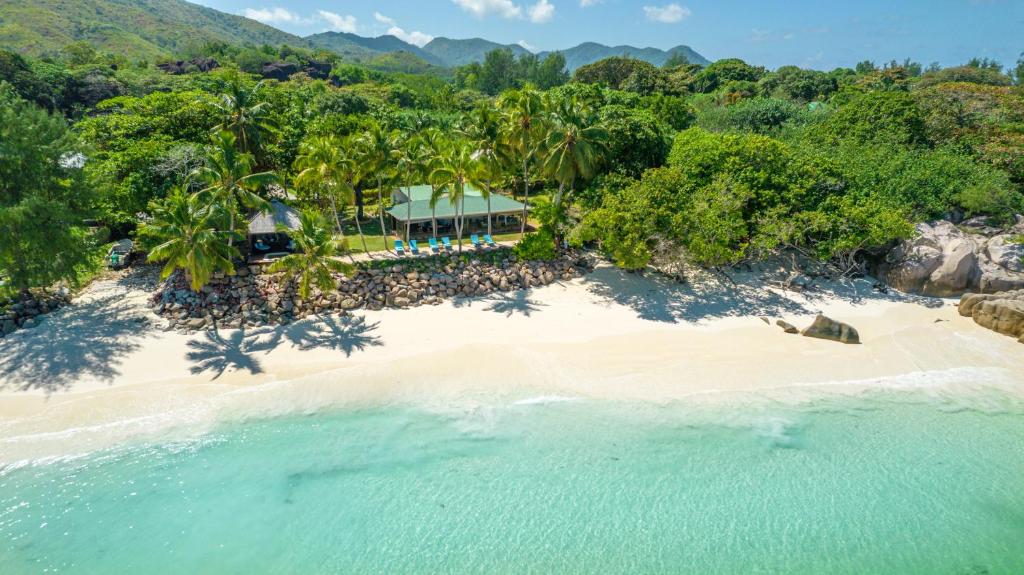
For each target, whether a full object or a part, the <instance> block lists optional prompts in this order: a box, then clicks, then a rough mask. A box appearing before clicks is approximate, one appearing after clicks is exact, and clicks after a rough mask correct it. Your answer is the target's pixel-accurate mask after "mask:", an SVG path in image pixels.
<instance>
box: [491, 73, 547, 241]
mask: <svg viewBox="0 0 1024 575" xmlns="http://www.w3.org/2000/svg"><path fill="white" fill-rule="evenodd" d="M499 104H500V106H501V109H502V117H503V121H502V124H503V125H502V132H503V137H504V140H505V142H506V143H507V144H508V146H509V147H510V149H511V150H512V152H513V154H514V156H515V158H516V160H517V163H518V164H519V165H520V166H522V170H523V220H522V225H521V229H520V230H519V231H520V233H525V232H526V220H527V217H528V215H529V204H530V167H531V163H532V162H535V161H536V159H537V157H536V156H537V155H538V152H539V150H538V146H539V144H540V143H541V134H542V132H541V130H542V129H543V124H544V102H543V100H542V99H541V96H540V93H539V92H537V91H536V90H533V89H531V88H524V89H522V90H518V91H516V92H510V93H508V94H505V95H504V96H503V97H502V98H501V100H499Z"/></svg>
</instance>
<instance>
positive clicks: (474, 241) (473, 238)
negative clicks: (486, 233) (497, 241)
mask: <svg viewBox="0 0 1024 575" xmlns="http://www.w3.org/2000/svg"><path fill="white" fill-rule="evenodd" d="M469 243H471V244H473V247H474V248H476V249H480V236H478V235H476V234H472V235H471V236H469Z"/></svg>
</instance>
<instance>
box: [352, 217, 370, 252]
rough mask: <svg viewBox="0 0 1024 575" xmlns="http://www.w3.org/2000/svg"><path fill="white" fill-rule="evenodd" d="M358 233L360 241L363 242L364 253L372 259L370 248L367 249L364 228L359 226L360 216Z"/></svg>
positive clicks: (357, 226)
mask: <svg viewBox="0 0 1024 575" xmlns="http://www.w3.org/2000/svg"><path fill="white" fill-rule="evenodd" d="M356 231H357V232H359V241H361V242H363V251H364V252H366V255H368V256H370V257H371V258H372V257H373V256H372V255H370V248H368V247H366V236H364V235H363V226H361V225H359V216H356Z"/></svg>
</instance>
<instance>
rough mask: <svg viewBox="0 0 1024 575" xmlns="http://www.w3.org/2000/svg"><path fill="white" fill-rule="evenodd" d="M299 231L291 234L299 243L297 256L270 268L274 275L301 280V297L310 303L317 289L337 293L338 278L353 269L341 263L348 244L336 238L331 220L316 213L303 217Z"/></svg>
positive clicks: (292, 256)
mask: <svg viewBox="0 0 1024 575" xmlns="http://www.w3.org/2000/svg"><path fill="white" fill-rule="evenodd" d="M299 222H300V224H299V229H298V230H288V234H289V236H290V237H291V238H292V241H294V242H295V246H296V248H297V249H296V251H295V253H292V254H289V255H287V256H285V257H283V258H281V259H279V260H277V261H276V262H274V263H273V265H271V266H270V271H271V272H275V273H276V272H284V275H285V277H286V278H287V279H288V280H289V281H292V280H295V279H296V278H297V279H298V284H299V285H298V288H299V296H301V297H302V299H309V294H310V292H311V290H312V288H313V287H314V286H315V287H316V288H317V289H319V290H320V291H321V292H330V291H334V290H335V289H337V287H338V284H337V281H336V280H335V278H334V274H339V273H348V272H350V271H351V270H352V266H351V265H349V264H346V263H344V262H342V261H341V260H339V259H338V257H339V256H341V255H342V254H343V253H345V252H346V251H347V250H346V249H345V240H344V239H343V238H340V237H335V235H334V234H333V233H332V231H331V225H330V224H329V223H328V222H327V218H325V217H324V216H323V215H321V214H320V213H319V212H316V211H313V210H303V211H302V212H300V213H299Z"/></svg>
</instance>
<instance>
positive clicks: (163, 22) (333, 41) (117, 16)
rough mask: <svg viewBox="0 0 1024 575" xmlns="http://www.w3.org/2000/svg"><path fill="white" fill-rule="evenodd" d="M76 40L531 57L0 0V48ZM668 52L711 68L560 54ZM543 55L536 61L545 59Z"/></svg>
mask: <svg viewBox="0 0 1024 575" xmlns="http://www.w3.org/2000/svg"><path fill="white" fill-rule="evenodd" d="M77 41H85V42H88V43H89V44H91V45H93V46H94V47H96V48H97V49H99V50H101V51H105V52H111V53H115V54H123V55H125V56H128V57H129V58H145V59H148V60H156V59H160V58H165V57H168V56H175V55H178V54H180V53H181V52H182V51H183V50H184V49H185V48H187V47H189V45H190V44H198V43H203V42H208V41H220V42H227V43H229V44H235V45H243V44H253V45H262V44H270V45H272V46H279V45H281V44H290V45H292V46H302V47H310V48H322V49H326V50H331V51H333V52H337V53H338V54H340V55H342V56H343V57H345V58H346V59H349V60H353V61H358V62H364V63H367V64H370V65H373V64H374V63H377V64H378V65H383V66H384V67H385V68H392V67H395V68H399V69H403V70H421V69H422V70H432V69H433V70H436V68H434V67H438V66H441V67H455V66H464V65H466V64H469V63H471V62H482V61H483V59H484V56H485V55H486V54H487V52H490V51H491V50H494V49H497V48H508V49H509V50H512V52H513V53H515V54H516V55H517V56H521V55H524V54H528V53H529V52H528V51H527V50H526V49H525V48H523V47H522V46H519V45H516V44H499V43H497V42H491V41H490V40H484V39H483V38H469V39H464V40H456V39H451V38H434V39H433V40H432V41H430V43H428V44H427V45H426V46H424V47H423V48H420V47H418V46H414V45H412V44H409V43H407V42H404V41H402V40H401V39H400V38H396V37H395V36H378V37H376V38H367V37H364V36H359V35H357V34H348V33H344V32H324V33H321V34H313V35H312V36H308V37H306V38H300V37H298V36H295V35H292V34H288V33H287V32H282V31H281V30H278V29H276V28H273V27H271V26H267V25H265V24H261V23H259V22H256V21H255V20H250V19H248V18H243V17H242V16H236V15H233V14H227V13H225V12H220V11H218V10H214V9H212V8H207V7H205V6H199V5H197V4H192V3H191V2H186V1H185V0H0V49H7V50H13V51H16V52H20V53H23V54H29V55H33V56H44V55H52V54H56V53H58V52H60V50H61V49H63V48H64V47H65V46H67V45H68V44H72V43H74V42H77ZM672 52H680V53H682V54H683V55H685V56H686V57H687V59H688V60H689V61H690V62H691V63H694V64H702V65H706V64H708V63H709V62H708V61H707V60H706V59H705V58H704V57H703V56H701V55H700V54H698V53H697V52H695V51H693V50H692V49H691V48H690V47H688V46H678V47H676V48H672V49H671V50H659V49H657V48H634V47H632V46H614V47H612V46H605V45H603V44H597V43H594V42H587V43H584V44H580V45H579V46H576V47H574V48H569V49H568V50H563V51H562V54H563V55H564V56H565V59H566V64H567V66H568V68H569V71H574V70H576V69H577V68H579V67H580V66H584V65H586V64H590V63H593V62H596V61H598V60H602V59H604V58H608V57H610V56H623V55H626V54H628V55H630V56H632V57H634V58H638V59H641V60H646V61H648V62H650V63H652V64H654V65H656V66H660V65H662V64H663V63H664V62H665V60H667V59H668V57H669V54H671V53H672ZM400 53H404V54H400ZM547 54H548V53H546V52H545V53H541V54H538V56H540V57H542V58H543V57H544V56H546V55H547Z"/></svg>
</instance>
